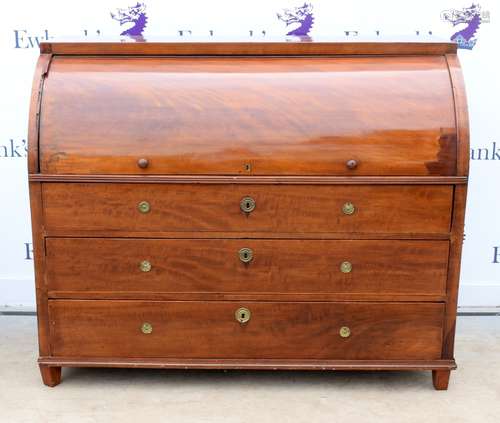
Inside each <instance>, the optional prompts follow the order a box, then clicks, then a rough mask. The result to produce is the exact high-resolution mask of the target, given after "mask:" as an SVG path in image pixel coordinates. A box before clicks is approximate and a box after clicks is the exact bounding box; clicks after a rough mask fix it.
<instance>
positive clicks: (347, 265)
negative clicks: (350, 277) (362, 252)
mask: <svg viewBox="0 0 500 423" xmlns="http://www.w3.org/2000/svg"><path fill="white" fill-rule="evenodd" d="M351 270H352V264H351V263H350V262H348V261H344V262H343V263H342V264H341V265H340V271H341V272H342V273H350V272H351Z"/></svg>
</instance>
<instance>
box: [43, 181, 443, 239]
mask: <svg viewBox="0 0 500 423" xmlns="http://www.w3.org/2000/svg"><path fill="white" fill-rule="evenodd" d="M42 189H43V203H44V219H45V227H46V229H48V230H52V229H59V230H61V229H62V230H98V231H105V230H107V231H128V232H130V231H132V232H150V231H153V232H154V231H196V232H199V231H206V232H281V233H287V232H290V233H291V232H306V233H313V232H317V233H321V232H354V233H356V232H360V233H362V232H364V233H448V232H449V230H450V217H451V205H452V195H453V187H452V186H445V185H431V186H426V185H410V186H403V185H373V186H369V185H355V186H353V185H349V186H347V185H321V186H314V185H269V186H267V185H236V184H234V185H233V184H230V185H205V184H201V185H194V184H167V185H157V184H101V183H94V184H92V183H68V184H62V183H45V184H43V188H42ZM247 198H248V199H251V200H246V199H247Z"/></svg>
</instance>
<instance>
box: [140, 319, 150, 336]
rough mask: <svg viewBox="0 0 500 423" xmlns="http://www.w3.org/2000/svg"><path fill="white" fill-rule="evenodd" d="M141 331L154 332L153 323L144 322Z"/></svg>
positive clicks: (145, 332)
mask: <svg viewBox="0 0 500 423" xmlns="http://www.w3.org/2000/svg"><path fill="white" fill-rule="evenodd" d="M141 332H142V333H143V334H145V335H149V334H150V333H151V332H153V325H152V324H151V323H147V322H145V323H143V324H142V326H141Z"/></svg>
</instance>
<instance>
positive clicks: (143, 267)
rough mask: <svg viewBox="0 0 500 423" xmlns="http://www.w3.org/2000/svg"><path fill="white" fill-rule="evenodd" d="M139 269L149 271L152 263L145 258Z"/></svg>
mask: <svg viewBox="0 0 500 423" xmlns="http://www.w3.org/2000/svg"><path fill="white" fill-rule="evenodd" d="M139 269H141V270H142V271H143V272H149V271H150V270H151V263H150V262H149V261H147V260H143V261H141V262H140V263H139Z"/></svg>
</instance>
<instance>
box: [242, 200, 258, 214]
mask: <svg viewBox="0 0 500 423" xmlns="http://www.w3.org/2000/svg"><path fill="white" fill-rule="evenodd" d="M240 209H241V211H242V212H244V213H250V212H252V211H254V210H255V200H254V199H253V198H252V197H243V198H242V199H241V201H240Z"/></svg>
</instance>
